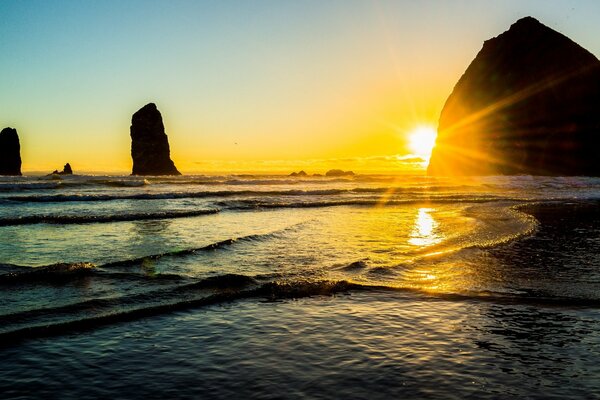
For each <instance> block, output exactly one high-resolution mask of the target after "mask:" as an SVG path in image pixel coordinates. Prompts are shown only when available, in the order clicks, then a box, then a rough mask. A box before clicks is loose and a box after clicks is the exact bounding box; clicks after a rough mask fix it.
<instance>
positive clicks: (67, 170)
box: [52, 163, 73, 175]
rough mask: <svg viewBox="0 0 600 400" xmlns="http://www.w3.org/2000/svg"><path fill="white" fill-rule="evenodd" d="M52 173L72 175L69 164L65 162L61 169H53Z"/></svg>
mask: <svg viewBox="0 0 600 400" xmlns="http://www.w3.org/2000/svg"><path fill="white" fill-rule="evenodd" d="M52 175H73V169H72V168H71V164H69V163H66V164H65V166H64V167H63V170H62V171H60V172H58V170H57V169H55V170H54V171H53V172H52Z"/></svg>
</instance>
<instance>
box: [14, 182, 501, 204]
mask: <svg viewBox="0 0 600 400" xmlns="http://www.w3.org/2000/svg"><path fill="white" fill-rule="evenodd" d="M459 188H462V187H431V186H423V187H411V188H400V187H375V188H369V187H356V188H351V189H317V190H293V189H290V190H218V191H215V190H210V191H192V192H163V193H136V194H52V195H19V196H7V197H4V198H3V200H8V201H15V202H29V203H63V202H94V201H112V200H170V199H194V198H228V197H273V196H291V197H303V196H338V195H352V194H386V195H395V194H404V195H424V194H425V195H427V194H429V195H432V196H436V195H441V196H446V197H447V198H451V197H449V196H450V194H444V193H443V192H444V191H450V190H458V189H459ZM440 192H441V193H440ZM438 193H439V194H438ZM453 196H459V197H460V196H465V194H453ZM471 196H473V195H472V194H471ZM487 196H488V197H491V195H487ZM493 197H498V196H493Z"/></svg>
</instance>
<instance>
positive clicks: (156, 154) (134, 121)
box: [130, 103, 181, 175]
mask: <svg viewBox="0 0 600 400" xmlns="http://www.w3.org/2000/svg"><path fill="white" fill-rule="evenodd" d="M130 131H131V158H133V170H132V172H131V174H132V175H181V174H180V173H179V171H178V170H177V168H175V164H174V163H173V161H172V160H171V158H170V149H169V139H168V138H167V135H166V134H165V127H164V125H163V121H162V116H161V115H160V111H158V109H157V108H156V105H155V104H154V103H149V104H146V105H145V106H144V107H142V108H141V109H139V110H138V111H137V112H136V113H135V114H133V117H132V118H131V129H130Z"/></svg>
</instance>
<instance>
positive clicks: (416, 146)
mask: <svg viewBox="0 0 600 400" xmlns="http://www.w3.org/2000/svg"><path fill="white" fill-rule="evenodd" d="M436 136H437V132H436V130H435V129H434V128H433V127H431V126H419V127H417V128H415V129H414V130H413V131H411V132H410V133H409V134H408V147H409V149H410V151H412V152H413V154H415V155H419V156H422V157H426V158H429V156H430V155H431V150H432V149H433V146H434V145H435V138H436Z"/></svg>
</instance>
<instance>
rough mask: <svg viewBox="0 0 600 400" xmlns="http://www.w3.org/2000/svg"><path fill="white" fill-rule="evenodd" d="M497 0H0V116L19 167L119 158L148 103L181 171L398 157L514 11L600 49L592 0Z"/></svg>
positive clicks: (114, 168)
mask: <svg viewBox="0 0 600 400" xmlns="http://www.w3.org/2000/svg"><path fill="white" fill-rule="evenodd" d="M499 3H500V4H492V3H491V2H480V1H462V2H440V1H423V2H402V1H383V0H382V1H358V0H356V1H354V0H348V1H336V0H332V1H330V2H325V3H324V2H320V1H311V0H307V1H300V2H280V1H263V2H243V1H242V2H237V1H231V2H210V3H208V2H185V1H175V2H169V3H165V2H138V1H136V0H132V1H129V2H108V1H107V2H99V3H86V2H70V1H64V2H61V1H58V2H52V4H50V3H49V2H35V1H32V2H2V3H1V4H0V12H1V13H2V15H3V16H4V17H3V19H4V20H5V21H8V22H7V23H5V24H2V26H0V36H1V37H3V38H4V39H3V40H2V41H0V52H2V54H6V55H10V57H6V58H5V59H4V60H3V62H2V64H0V74H1V75H2V76H3V79H0V124H2V125H3V126H12V127H14V128H17V130H18V132H19V136H20V138H21V144H22V159H23V171H24V172H26V173H27V172H28V171H29V172H30V171H48V172H49V171H52V170H53V169H56V168H61V167H62V165H63V164H64V163H65V162H70V163H71V165H72V166H73V168H74V170H75V172H78V171H79V172H81V171H87V172H90V171H107V172H115V173H116V172H122V173H128V172H130V170H131V158H130V154H129V152H130V138H129V125H130V122H131V115H132V114H133V113H134V112H135V111H136V110H137V109H139V108H140V107H142V106H143V105H144V104H146V103H148V102H155V103H156V104H157V106H158V108H159V110H160V111H161V112H162V114H163V118H164V123H165V127H166V131H167V134H168V135H169V141H170V144H171V154H172V158H173V160H174V161H175V163H176V165H177V167H178V168H179V170H181V171H182V172H184V173H194V172H196V173H217V172H267V171H270V172H281V173H288V172H291V171H295V170H299V169H306V170H307V172H310V173H312V172H321V173H322V172H324V171H325V170H327V169H329V168H334V167H337V168H342V169H352V170H355V171H357V172H363V173H364V172H400V173H401V172H406V171H407V169H409V170H414V168H422V166H423V163H415V162H414V157H412V155H411V150H410V149H409V148H408V147H407V144H408V141H409V134H410V132H411V131H413V130H414V129H415V128H416V127H417V126H420V125H431V126H432V127H434V128H435V127H436V125H437V118H438V116H439V113H440V111H441V109H442V107H443V104H444V101H445V99H446V98H447V96H448V95H449V94H450V92H451V90H452V87H453V85H454V84H455V83H456V81H457V80H458V78H459V77H460V75H461V74H462V72H464V70H465V69H466V67H467V66H468V64H469V62H470V61H471V60H472V59H473V58H474V57H475V55H476V54H477V52H478V51H479V49H480V48H481V45H482V43H483V41H484V40H486V39H488V38H491V37H493V36H496V35H498V34H500V33H501V32H502V31H504V30H506V29H508V27H509V26H510V24H511V23H513V22H514V21H515V20H517V19H518V18H520V17H523V16H525V15H532V16H534V17H536V18H538V19H539V20H540V21H541V22H542V23H545V24H546V25H548V26H550V27H552V28H554V29H556V30H559V31H560V32H562V33H564V34H566V35H567V36H569V37H571V38H573V39H574V40H575V41H577V42H578V43H580V44H581V45H582V46H584V47H586V48H588V49H589V50H590V51H591V52H592V53H594V54H598V53H600V40H599V39H598V37H600V35H598V27H597V23H596V21H595V18H594V17H593V16H595V15H600V13H599V11H600V6H599V5H598V3H595V2H590V3H589V4H583V5H578V7H572V4H571V2H567V1H564V2H562V1H556V2H553V3H552V4H550V5H549V3H548V2H544V1H519V2H517V1H508V0H507V1H503V2H499ZM421 170H422V169H421Z"/></svg>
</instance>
